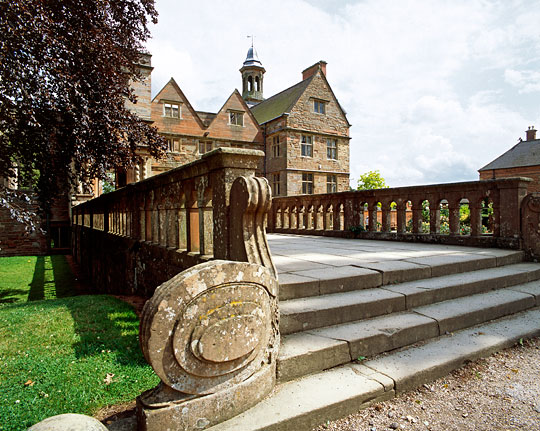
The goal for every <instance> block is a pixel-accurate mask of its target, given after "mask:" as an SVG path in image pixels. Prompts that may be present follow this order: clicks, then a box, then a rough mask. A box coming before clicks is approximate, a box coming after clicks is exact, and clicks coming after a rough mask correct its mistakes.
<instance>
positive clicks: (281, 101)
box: [251, 75, 315, 124]
mask: <svg viewBox="0 0 540 431" xmlns="http://www.w3.org/2000/svg"><path fill="white" fill-rule="evenodd" d="M313 76H315V75H313ZM313 76H310V77H309V78H308V79H304V80H303V81H300V82H299V83H298V84H295V85H293V86H292V87H289V88H287V89H286V90H283V91H282V92H281V93H278V94H275V95H273V96H272V97H270V98H268V99H266V100H263V101H262V102H261V103H258V104H257V105H255V106H252V107H251V112H252V113H253V115H254V117H255V119H256V120H257V121H258V122H259V124H263V123H266V122H267V121H270V120H273V119H274V118H277V117H280V116H282V115H283V114H285V113H289V112H290V111H291V109H292V108H293V107H294V105H295V104H296V102H297V100H298V99H299V98H300V96H301V95H302V93H303V92H304V90H305V89H306V88H307V86H308V85H309V83H310V82H311V80H312V79H313Z"/></svg>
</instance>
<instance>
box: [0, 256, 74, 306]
mask: <svg viewBox="0 0 540 431" xmlns="http://www.w3.org/2000/svg"><path fill="white" fill-rule="evenodd" d="M74 282H75V277H74V276H73V273H72V272H71V268H70V266H69V264H68V262H67V260H66V257H65V256H60V255H59V256H13V257H1V258H0V304H2V303H9V302H18V301H36V300H38V299H56V298H63V297H66V296H72V295H75V293H76V292H75V290H74Z"/></svg>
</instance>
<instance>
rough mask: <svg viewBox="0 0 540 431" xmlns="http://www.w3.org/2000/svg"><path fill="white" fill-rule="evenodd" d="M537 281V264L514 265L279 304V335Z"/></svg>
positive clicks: (539, 274) (538, 273)
mask: <svg viewBox="0 0 540 431" xmlns="http://www.w3.org/2000/svg"><path fill="white" fill-rule="evenodd" d="M538 279H540V264H537V263H517V264H513V265H507V266H501V267H497V268H492V269H484V270H478V271H471V272H468V273H463V274H452V275H445V276H441V277H433V278H428V279H424V280H418V281H412V282H406V283H401V284H396V285H391V286H384V287H380V288H372V289H362V290H357V291H350V292H342V293H333V294H328V295H320V296H313V297H306V298H297V299H291V300H285V301H280V305H279V306H280V313H281V319H280V331H281V334H282V335H288V334H292V333H295V332H300V331H307V330H312V329H317V328H322V327H326V326H331V325H337V324H341V323H346V322H351V321H356V320H363V319H367V318H370V317H376V316H380V315H384V314H389V313H393V312H398V311H404V310H408V309H413V308H415V307H419V306H423V305H428V304H432V303H436V302H441V301H445V300H448V299H454V298H458V297H463V296H468V295H474V294H476V293H481V292H486V291H489V290H493V289H500V288H504V287H508V286H512V285H517V284H523V283H527V282H529V281H533V280H538Z"/></svg>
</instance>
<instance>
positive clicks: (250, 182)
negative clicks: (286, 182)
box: [229, 177, 277, 278]
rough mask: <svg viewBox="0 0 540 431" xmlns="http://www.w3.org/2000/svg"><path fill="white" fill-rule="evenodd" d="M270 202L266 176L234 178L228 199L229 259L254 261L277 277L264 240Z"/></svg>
mask: <svg viewBox="0 0 540 431" xmlns="http://www.w3.org/2000/svg"><path fill="white" fill-rule="evenodd" d="M271 205H272V193H271V189H270V186H269V185H268V181H267V180H266V178H261V177H238V178H237V179H236V180H234V183H233V185H232V188H231V198H230V213H229V220H230V221H231V227H230V250H231V253H230V255H231V259H232V260H237V261H240V262H251V263H258V264H259V265H262V266H265V267H266V268H268V269H269V270H270V271H271V273H272V275H273V276H274V277H275V278H277V271H276V268H275V267H274V263H273V262H272V257H271V256H270V248H269V247H268V241H267V240H266V232H265V222H266V214H267V213H268V211H269V210H270V207H271Z"/></svg>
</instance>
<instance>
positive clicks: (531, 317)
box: [208, 307, 540, 431]
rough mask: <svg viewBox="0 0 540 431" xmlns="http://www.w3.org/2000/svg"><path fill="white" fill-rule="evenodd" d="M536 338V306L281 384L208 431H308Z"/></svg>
mask: <svg viewBox="0 0 540 431" xmlns="http://www.w3.org/2000/svg"><path fill="white" fill-rule="evenodd" d="M539 335H540V308H539V307H536V308H534V309H532V310H529V311H525V312H521V313H519V314H516V315H513V316H511V317H507V318H503V319H499V320H496V321H493V322H490V323H487V324H482V325H479V326H476V327H474V328H470V329H466V330H461V331H459V332H455V333H453V334H452V335H447V336H443V337H440V338H437V339H435V340H432V341H429V342H427V343H425V344H423V345H421V346H413V347H409V348H407V349H405V350H400V351H396V352H393V353H390V354H388V355H385V356H383V357H380V358H375V359H373V360H369V361H365V362H362V363H349V364H347V365H342V366H339V367H336V368H333V369H330V370H327V371H323V372H320V373H317V374H311V375H309V376H305V377H303V378H301V379H298V380H293V381H290V382H286V383H281V384H279V385H277V386H276V388H275V390H274V391H273V392H272V394H271V395H270V396H269V397H267V398H266V399H265V400H263V401H262V402H261V403H259V404H257V405H256V406H255V407H253V408H251V409H250V410H248V411H246V412H244V413H242V414H241V415H239V416H236V417H234V418H232V419H230V420H228V421H226V422H223V423H221V424H219V425H215V426H214V427H211V428H209V429H208V431H238V430H242V431H286V430H295V431H309V430H311V429H312V428H313V427H315V426H317V425H319V424H321V423H324V422H326V421H328V420H334V419H338V418H340V417H343V416H346V415H348V414H351V413H354V412H356V411H358V410H359V409H361V408H365V407H368V406H370V405H371V404H373V403H376V402H381V401H384V400H388V399H390V398H392V397H394V396H395V394H396V393H399V392H402V391H406V390H410V389H413V388H416V387H418V386H420V385H421V384H423V383H427V382H430V381H433V380H435V379H437V378H439V377H442V376H445V375H447V374H448V373H449V372H451V371H452V370H454V369H456V368H459V367H461V366H463V365H464V364H465V363H466V362H468V361H471V360H475V359H478V358H480V357H485V356H488V355H490V354H492V353H493V352H495V351H498V350H501V349H504V348H507V347H510V346H512V345H513V344H514V343H516V342H517V341H518V340H519V339H521V338H524V339H525V338H531V337H536V336H539Z"/></svg>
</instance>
